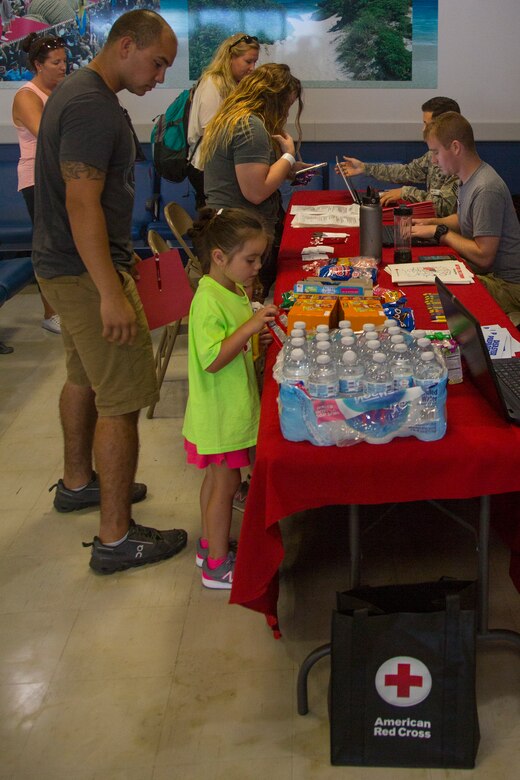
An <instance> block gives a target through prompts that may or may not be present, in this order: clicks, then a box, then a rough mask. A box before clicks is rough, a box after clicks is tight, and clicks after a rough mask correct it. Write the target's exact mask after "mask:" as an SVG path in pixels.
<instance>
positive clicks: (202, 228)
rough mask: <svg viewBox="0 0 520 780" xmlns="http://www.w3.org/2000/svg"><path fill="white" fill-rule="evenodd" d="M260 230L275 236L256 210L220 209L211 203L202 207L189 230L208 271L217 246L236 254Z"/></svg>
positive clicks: (204, 269) (204, 267)
mask: <svg viewBox="0 0 520 780" xmlns="http://www.w3.org/2000/svg"><path fill="white" fill-rule="evenodd" d="M257 233H263V234H264V235H265V236H266V238H267V239H268V240H270V239H271V236H270V235H269V234H268V232H267V230H266V227H265V225H264V223H263V221H262V219H261V218H260V217H259V216H257V214H255V213H254V212H252V211H246V209H232V208H229V209H228V208H223V209H219V210H218V211H216V210H215V209H212V208H210V207H209V206H206V207H205V208H203V209H201V210H200V211H199V218H198V220H196V221H195V222H194V223H193V227H192V228H190V230H188V235H189V236H190V238H191V240H192V241H193V246H194V248H195V252H196V254H197V257H198V258H199V261H200V263H201V265H202V268H203V271H204V273H208V271H209V268H210V264H211V253H212V251H213V250H214V249H220V250H222V252H224V254H226V255H232V254H234V252H236V251H237V250H239V249H241V247H242V246H243V245H244V243H245V242H246V241H247V240H248V238H251V237H252V236H253V235H255V234H257Z"/></svg>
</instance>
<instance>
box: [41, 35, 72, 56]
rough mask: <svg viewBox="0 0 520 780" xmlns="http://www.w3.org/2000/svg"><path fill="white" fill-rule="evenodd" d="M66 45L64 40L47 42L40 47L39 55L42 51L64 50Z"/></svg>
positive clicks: (57, 39) (55, 39)
mask: <svg viewBox="0 0 520 780" xmlns="http://www.w3.org/2000/svg"><path fill="white" fill-rule="evenodd" d="M65 45H66V44H65V41H64V40H63V38H52V39H51V40H50V41H45V43H42V44H40V46H38V53H39V52H41V51H52V50H53V49H64V48H65Z"/></svg>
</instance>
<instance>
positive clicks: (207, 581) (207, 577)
mask: <svg viewBox="0 0 520 780" xmlns="http://www.w3.org/2000/svg"><path fill="white" fill-rule="evenodd" d="M234 570H235V553H234V552H232V551H231V550H230V551H229V553H228V554H227V557H226V559H225V560H224V561H223V562H222V563H221V564H220V566H217V568H216V569H210V568H209V566H208V560H207V559H206V560H205V561H204V562H203V564H202V584H203V585H204V587H205V588H211V589H212V590H230V589H231V586H232V585H233V572H234Z"/></svg>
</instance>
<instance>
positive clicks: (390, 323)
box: [379, 319, 395, 344]
mask: <svg viewBox="0 0 520 780" xmlns="http://www.w3.org/2000/svg"><path fill="white" fill-rule="evenodd" d="M390 328H395V320H390V319H386V320H385V321H384V322H383V327H382V328H381V330H380V332H379V340H380V341H381V344H385V343H386V342H387V341H388V340H389V338H390V335H391V334H390V333H389V332H388V331H389V329H390Z"/></svg>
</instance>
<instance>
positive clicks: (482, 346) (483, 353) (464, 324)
mask: <svg viewBox="0 0 520 780" xmlns="http://www.w3.org/2000/svg"><path fill="white" fill-rule="evenodd" d="M435 284H436V285H437V291H438V293H439V298H440V301H441V304H442V308H443V309H444V314H445V315H446V322H447V324H448V328H449V329H450V333H451V335H452V337H453V338H454V339H455V341H456V342H457V344H458V345H459V347H460V352H461V355H462V357H463V358H464V361H465V363H466V365H467V368H468V371H469V372H470V375H471V378H472V380H473V382H474V384H475V385H476V387H477V389H478V390H479V391H480V392H481V394H482V395H483V396H484V398H485V399H486V400H487V401H488V403H489V404H490V405H491V406H492V407H493V408H494V409H495V410H496V411H497V412H498V413H499V414H501V415H503V416H505V417H506V419H507V420H509V419H510V417H509V414H508V412H507V408H506V405H505V402H504V400H503V398H502V394H501V392H500V391H499V389H498V387H497V379H496V376H495V371H494V368H493V366H492V362H491V358H490V356H489V352H488V349H487V347H486V342H485V341H484V336H483V334H482V330H481V327H480V323H479V321H478V320H477V318H476V317H475V316H474V315H473V314H471V312H470V311H468V309H466V307H465V306H464V305H463V304H462V303H461V302H460V301H459V300H458V298H456V297H455V295H454V294H453V293H452V292H451V291H450V290H449V289H448V287H446V285H445V284H444V283H443V282H441V280H440V279H439V278H438V277H435Z"/></svg>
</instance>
